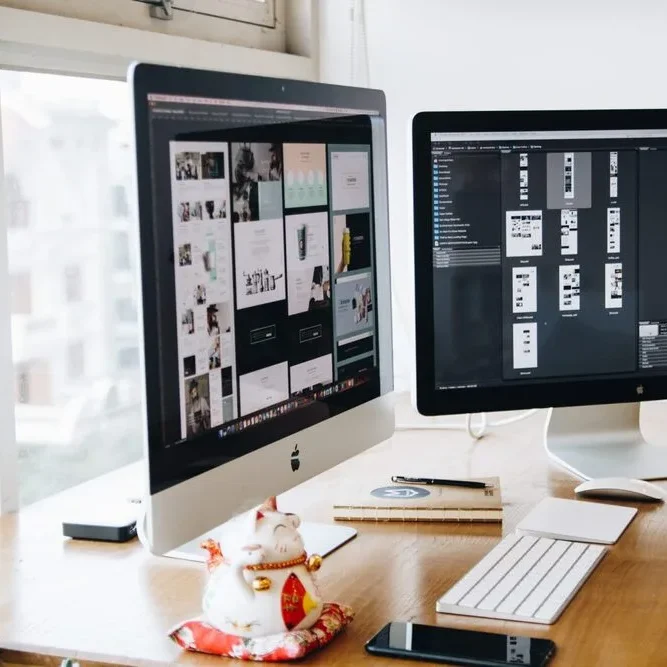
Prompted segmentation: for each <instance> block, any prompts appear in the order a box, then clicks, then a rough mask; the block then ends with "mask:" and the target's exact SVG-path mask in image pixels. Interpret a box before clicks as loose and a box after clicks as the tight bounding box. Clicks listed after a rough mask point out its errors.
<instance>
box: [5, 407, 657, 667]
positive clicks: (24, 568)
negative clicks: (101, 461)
mask: <svg viewBox="0 0 667 667" xmlns="http://www.w3.org/2000/svg"><path fill="white" fill-rule="evenodd" d="M544 416H545V413H540V414H538V415H536V416H534V417H532V418H530V419H529V420H527V421H525V422H521V423H519V424H515V425H513V426H511V427H505V428H502V429H498V430H497V431H496V432H495V433H493V434H492V435H490V436H489V437H487V438H485V439H484V440H483V441H481V442H479V443H472V442H471V441H470V439H469V438H468V437H467V436H466V435H465V434H464V433H459V432H452V431H420V432H415V431H411V432H402V433H398V434H397V435H396V436H395V437H394V438H392V439H391V440H389V441H387V442H385V443H383V444H381V445H379V446H378V447H375V448H374V449H372V450H369V451H368V452H366V453H365V454H363V455H361V456H359V457H357V458H356V459H353V460H351V461H348V462H346V463H344V464H342V465H340V466H338V467H337V468H336V469H333V470H331V471H328V472H327V473H325V474H323V475H321V476H320V477H318V478H316V479H314V480H311V481H309V482H307V483H306V484H303V485H301V486H300V487H298V488H296V489H294V490H293V491H291V492H289V493H288V494H286V495H285V497H284V499H283V503H282V507H283V508H285V509H289V510H292V511H298V512H299V513H301V514H302V516H303V517H304V518H306V519H312V520H328V519H329V517H330V502H331V497H332V493H333V492H334V489H335V487H336V483H337V481H338V480H339V479H341V478H348V477H353V476H354V477H360V478H363V476H364V474H365V472H367V471H370V470H373V471H383V472H384V475H385V476H386V477H387V478H389V476H390V475H391V474H396V473H399V474H419V473H424V472H426V471H428V472H430V473H432V474H434V475H441V476H448V475H449V476H457V475H461V476H463V475H470V476H482V475H493V474H500V475H501V479H502V485H503V497H504V502H505V508H506V518H505V522H504V524H503V526H502V528H501V527H500V526H492V525H481V524H477V525H475V524H466V525H455V524H420V525H400V524H381V525H375V524H364V523H357V524H355V525H356V527H357V528H358V529H359V536H358V537H357V539H355V540H353V542H351V543H350V544H348V545H347V546H345V547H344V548H343V549H341V550H340V551H338V552H336V553H334V554H333V555H331V556H330V557H329V558H327V559H326V560H325V563H324V566H323V568H322V570H321V571H320V574H319V582H320V586H321V589H322V592H323V593H324V594H325V596H326V597H327V598H329V599H331V600H339V601H341V602H346V603H348V604H350V605H352V606H353V607H354V609H355V610H356V613H357V617H356V619H355V620H354V622H353V623H352V625H351V626H350V627H349V628H348V629H347V631H346V632H345V633H344V634H343V635H341V636H340V637H339V638H337V639H336V641H335V642H334V643H333V644H332V645H331V646H330V647H328V648H327V649H325V650H324V651H322V652H320V653H317V654H315V655H313V656H311V657H310V658H309V659H308V660H307V664H313V665H328V666H330V667H331V666H334V667H343V666H345V667H349V666H350V665H356V664H363V665H369V666H370V665H383V666H384V667H400V665H406V666H407V665H414V664H416V663H409V662H403V661H393V662H391V663H390V662H389V661H387V660H386V659H379V658H373V657H371V656H368V655H367V654H366V653H365V652H364V649H363V645H364V642H365V641H366V640H367V639H368V638H369V637H371V635H373V634H374V632H375V631H377V630H378V629H379V628H380V627H381V626H382V625H384V624H385V623H386V622H388V621H390V620H411V621H416V622H425V623H431V624H439V625H448V626H454V627H460V628H477V629H481V630H489V631H496V632H511V633H516V634H522V633H523V634H528V635H532V636H535V637H550V638H552V639H553V640H554V641H555V642H556V644H557V646H558V654H557V657H556V659H555V660H554V662H553V665H554V666H556V667H558V666H567V667H573V666H578V665H583V666H585V667H594V666H596V665H604V666H605V667H611V666H612V665H622V666H623V667H628V666H631V667H643V666H645V665H646V666H649V665H650V666H654V665H665V663H666V659H665V647H664V640H665V630H666V629H667V508H665V507H664V506H663V505H644V506H642V507H641V508H640V514H639V515H638V516H637V518H636V519H635V520H634V521H633V523H632V524H631V525H630V527H629V529H628V530H627V531H626V533H625V534H624V535H623V537H622V538H621V540H620V541H619V543H618V544H616V545H615V546H614V547H612V549H611V552H610V553H609V554H608V555H607V556H606V557H605V559H604V560H603V562H602V564H601V565H600V566H599V567H598V569H597V570H596V571H595V572H594V573H593V575H592V577H591V578H590V579H589V580H588V582H587V583H586V584H585V586H584V587H583V588H582V590H581V591H580V592H579V594H578V595H577V596H576V598H575V599H574V600H573V602H572V603H571V604H570V606H569V608H568V609H566V611H565V612H564V614H563V616H562V617H561V618H560V620H559V621H558V622H557V623H556V624H555V625H553V626H551V627H548V626H534V625H527V624H520V623H505V622H500V621H489V620H484V619H471V618H464V617H457V616H449V615H441V614H436V613H435V602H436V600H437V598H438V597H439V596H440V595H442V594H443V592H444V591H445V590H446V589H447V588H449V587H450V586H451V585H452V584H453V583H454V582H455V581H457V580H458V579H459V578H460V577H461V576H462V575H463V574H464V573H465V572H466V571H467V570H468V569H469V568H470V567H471V566H472V565H473V564H474V563H475V562H477V561H478V560H479V559H480V558H482V556H484V554H486V553H487V552H488V551H489V550H490V549H491V548H492V547H493V546H494V545H495V544H496V543H497V542H498V540H499V539H500V537H501V533H502V534H506V533H508V532H510V531H511V530H512V529H513V528H514V526H515V524H516V523H517V521H518V520H519V519H520V518H522V517H523V516H524V515H525V514H526V513H527V512H528V510H529V509H530V508H531V507H532V506H533V505H534V504H535V503H536V502H538V501H539V500H540V499H541V498H543V497H544V496H547V495H556V496H563V497H572V494H571V492H572V488H573V487H574V486H575V480H574V479H573V478H571V477H570V476H568V475H567V474H566V473H564V472H562V471H561V470H560V469H559V468H557V467H555V466H554V465H552V464H549V462H548V461H547V459H546V456H545V454H544V451H543V449H542V446H541V432H542V426H543V422H544ZM666 417H667V406H665V404H662V403H657V404H653V405H651V406H649V408H648V409H647V410H646V413H645V419H644V421H645V422H646V424H645V427H646V432H647V435H648V436H649V437H653V438H654V439H656V440H659V438H660V436H661V435H663V436H664V433H665V430H666V429H665V425H667V418H666ZM123 474H124V473H116V474H115V477H114V475H112V476H111V478H110V479H108V480H107V482H108V483H109V484H112V483H113V482H114V481H117V480H121V479H124V478H123V477H122V475H123ZM94 487H95V485H89V487H88V489H89V490H91V489H93V488H94ZM75 495H81V490H78V491H70V492H67V493H64V494H61V495H60V496H58V497H56V498H53V499H51V500H48V501H45V502H43V503H40V504H38V505H35V506H33V507H31V508H28V509H26V510H25V511H24V512H22V513H21V514H20V515H19V516H7V517H4V518H2V519H0V659H2V658H4V659H5V660H6V661H7V662H8V663H9V662H11V663H22V664H51V665H54V664H59V663H58V662H57V661H56V660H55V659H54V658H51V659H49V658H48V657H44V656H61V657H62V656H68V657H77V658H79V659H80V660H81V661H98V662H101V663H108V664H114V665H167V664H179V665H219V664H222V663H221V661H220V659H218V658H212V657H205V656H200V655H196V654H189V653H183V652H181V651H180V650H179V649H178V648H177V647H176V646H175V645H174V644H173V643H172V642H171V641H169V640H168V639H167V638H166V633H167V630H168V629H169V628H170V627H172V626H173V625H174V624H176V623H177V622H178V621H180V620H182V619H185V618H187V617H189V616H194V615H197V614H198V613H199V605H200V596H201V591H202V587H203V585H204V582H205V580H206V573H205V568H204V566H203V565H198V564H196V563H188V562H178V561H173V560H169V559H163V558H156V557H153V556H151V555H149V554H147V553H145V552H144V551H143V550H142V548H141V547H140V546H139V544H137V543H136V542H133V543H130V544H128V545H120V546H116V545H104V544H92V543H74V542H68V541H64V540H63V539H62V537H61V536H60V525H59V523H58V517H59V512H60V510H61V509H62V507H63V506H65V505H66V504H67V503H70V502H72V499H73V498H74V497H75ZM3 648H4V649H6V650H5V652H4V653H3V652H2V649H3ZM225 664H227V663H225ZM236 664H239V663H236Z"/></svg>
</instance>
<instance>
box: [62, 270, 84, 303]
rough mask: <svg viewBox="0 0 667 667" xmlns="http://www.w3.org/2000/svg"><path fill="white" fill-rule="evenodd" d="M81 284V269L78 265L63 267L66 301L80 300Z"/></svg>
mask: <svg viewBox="0 0 667 667" xmlns="http://www.w3.org/2000/svg"><path fill="white" fill-rule="evenodd" d="M82 293H83V285H82V284H81V269H80V268H79V267H78V266H68V267H66V268H65V300H66V301H67V303H75V302H77V301H81V299H82Z"/></svg>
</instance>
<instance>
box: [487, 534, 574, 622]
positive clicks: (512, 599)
mask: <svg viewBox="0 0 667 667" xmlns="http://www.w3.org/2000/svg"><path fill="white" fill-rule="evenodd" d="M568 545H569V542H563V541H562V540H551V546H550V547H549V549H548V550H547V551H546V553H545V554H544V556H543V557H542V559H541V560H540V561H539V563H536V565H535V567H533V569H532V570H531V571H530V572H529V573H528V574H527V576H526V578H525V579H524V580H523V581H522V582H521V583H520V584H519V585H518V586H517V587H516V588H515V589H514V590H513V591H512V592H511V593H510V594H509V595H508V596H507V597H506V598H505V599H504V600H503V601H502V603H501V604H500V606H499V607H498V608H497V609H496V611H498V612H500V613H502V614H513V613H514V612H515V611H516V610H517V608H518V606H519V605H520V604H521V603H522V602H523V601H524V600H525V599H526V598H527V597H528V595H530V593H531V592H532V590H533V589H534V588H535V587H536V586H537V585H538V584H539V583H540V581H542V579H543V578H544V576H545V575H546V574H547V572H549V570H550V569H551V568H552V567H553V566H554V565H555V563H556V561H557V560H558V559H559V558H560V557H561V556H562V555H563V553H564V552H565V550H566V549H567V547H568Z"/></svg>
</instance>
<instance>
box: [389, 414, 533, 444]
mask: <svg viewBox="0 0 667 667" xmlns="http://www.w3.org/2000/svg"><path fill="white" fill-rule="evenodd" d="M537 412H539V409H538V408H534V409H532V410H525V411H524V412H522V413H520V414H518V415H514V416H513V417H505V418H504V419H499V420H498V421H488V418H487V413H486V412H480V413H468V414H467V415H466V421H465V424H396V426H395V427H394V430H396V431H440V430H442V431H466V432H467V433H468V435H469V436H470V437H471V438H473V439H475V440H479V439H480V438H483V437H484V436H485V435H486V434H487V433H488V430H489V429H491V428H496V427H498V426H508V425H509V424H514V423H516V422H519V421H522V420H524V419H528V417H532V416H533V415H534V414H536V413H537ZM475 414H479V416H480V424H479V426H477V427H476V428H475V427H473V423H472V420H473V417H474V416H475Z"/></svg>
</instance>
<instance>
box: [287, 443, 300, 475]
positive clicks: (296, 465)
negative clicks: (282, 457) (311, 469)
mask: <svg viewBox="0 0 667 667" xmlns="http://www.w3.org/2000/svg"><path fill="white" fill-rule="evenodd" d="M290 463H291V464H292V472H296V471H297V470H298V469H299V466H300V465H301V461H299V445H294V451H293V452H292V456H291V457H290Z"/></svg>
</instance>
